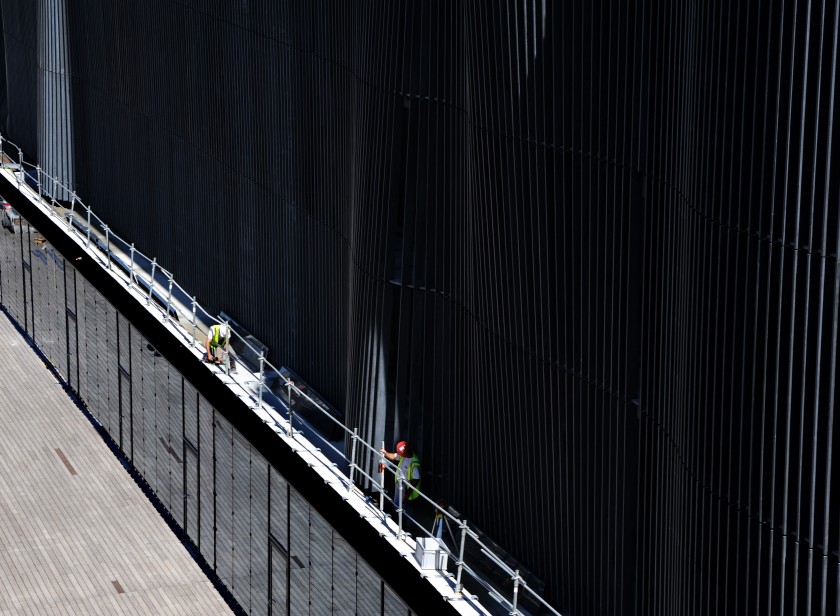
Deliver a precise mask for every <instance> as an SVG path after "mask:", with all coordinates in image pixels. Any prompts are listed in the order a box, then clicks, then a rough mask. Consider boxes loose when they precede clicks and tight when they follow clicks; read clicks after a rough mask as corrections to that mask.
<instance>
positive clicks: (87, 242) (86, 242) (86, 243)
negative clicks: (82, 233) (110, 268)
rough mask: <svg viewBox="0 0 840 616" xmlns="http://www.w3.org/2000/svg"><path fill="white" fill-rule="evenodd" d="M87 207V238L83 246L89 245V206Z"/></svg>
mask: <svg viewBox="0 0 840 616" xmlns="http://www.w3.org/2000/svg"><path fill="white" fill-rule="evenodd" d="M85 207H87V212H88V217H87V240H86V241H85V248H88V247H89V246H90V208H89V207H88V206H85Z"/></svg>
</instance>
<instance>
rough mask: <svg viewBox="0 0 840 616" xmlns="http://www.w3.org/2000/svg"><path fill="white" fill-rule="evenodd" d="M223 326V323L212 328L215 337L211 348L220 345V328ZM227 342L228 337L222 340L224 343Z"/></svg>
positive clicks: (211, 342)
mask: <svg viewBox="0 0 840 616" xmlns="http://www.w3.org/2000/svg"><path fill="white" fill-rule="evenodd" d="M221 328H222V326H221V325H213V326H212V327H211V328H210V329H212V330H213V339H212V340H211V341H210V348H212V349H215V348H216V347H217V346H219V330H220V329H221ZM226 343H227V338H225V339H224V340H222V344H226Z"/></svg>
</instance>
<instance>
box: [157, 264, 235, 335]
mask: <svg viewBox="0 0 840 616" xmlns="http://www.w3.org/2000/svg"><path fill="white" fill-rule="evenodd" d="M168 276H169V290H168V291H167V293H166V317H165V318H164V322H165V323H167V322H169V308H170V306H172V272H168ZM228 335H229V334H228Z"/></svg>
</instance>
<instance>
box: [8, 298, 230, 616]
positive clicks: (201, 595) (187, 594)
mask: <svg viewBox="0 0 840 616" xmlns="http://www.w3.org/2000/svg"><path fill="white" fill-rule="evenodd" d="M0 374H2V378H0V425H2V426H3V429H2V430H0V616H6V615H9V616H11V615H13V614H14V615H16V616H19V615H23V614H32V615H35V614H39V615H45V614H55V615H59V614H76V615H87V614H102V615H104V614H132V615H140V614H150V615H152V614H154V615H157V614H183V615H187V614H194V615H196V616H198V615H210V614H232V613H233V612H232V610H231V608H230V607H229V606H228V605H227V604H226V603H225V601H224V600H223V599H222V597H221V596H220V594H219V593H218V591H217V590H216V589H215V588H214V587H213V585H212V583H211V582H210V581H209V579H208V578H207V577H206V576H205V575H204V573H203V572H202V571H201V569H200V568H199V566H198V564H197V563H196V562H195V560H193V558H192V557H191V556H190V554H189V553H188V552H187V550H186V548H185V547H184V546H183V545H182V544H181V542H180V541H179V540H178V538H177V537H176V536H175V535H174V534H173V533H172V531H171V530H170V528H169V526H168V525H167V524H166V522H165V521H164V520H163V518H162V517H161V516H160V514H159V513H158V512H157V511H156V510H155V508H154V506H153V505H152V503H151V502H150V501H149V500H148V498H147V497H146V496H145V494H143V492H142V490H141V489H140V487H139V486H138V485H137V484H136V483H135V482H134V480H133V479H132V477H131V476H130V475H129V473H128V472H127V471H126V470H125V468H123V466H122V465H121V464H120V462H119V460H118V459H117V458H116V457H114V454H113V453H112V452H111V451H110V450H109V449H108V447H107V445H106V444H105V442H104V441H103V440H102V437H101V436H100V435H99V434H98V433H97V431H96V429H95V428H94V427H93V426H92V425H91V423H90V422H89V421H88V420H87V419H86V418H85V417H84V415H83V414H82V412H81V411H80V409H79V408H77V407H76V406H75V404H74V402H73V401H72V399H71V398H70V397H69V396H68V394H67V393H66V392H65V390H64V388H63V387H62V385H61V383H59V382H58V381H57V380H56V378H55V377H54V376H53V374H52V373H51V372H50V371H49V370H48V369H47V368H46V367H45V366H44V364H43V363H42V362H41V360H40V359H39V357H38V356H37V355H36V353H35V351H34V350H33V349H32V348H30V346H29V345H28V342H27V341H26V340H25V339H24V338H23V337H22V336H21V334H20V333H19V332H18V331H17V330H16V329H15V327H14V326H13V325H12V323H11V322H10V321H9V319H8V317H7V316H6V315H5V314H2V313H0Z"/></svg>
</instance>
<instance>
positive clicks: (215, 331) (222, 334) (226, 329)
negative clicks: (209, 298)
mask: <svg viewBox="0 0 840 616" xmlns="http://www.w3.org/2000/svg"><path fill="white" fill-rule="evenodd" d="M229 340H230V326H229V325H225V324H224V323H223V324H221V325H213V326H211V327H210V329H209V330H207V340H206V341H205V342H204V350H205V351H207V357H206V358H205V361H207V362H208V363H211V364H221V363H222V357H224V355H225V352H226V351H227V355H228V358H229V359H230V371H231V372H236V362H235V361H234V355H233V347H232V346H231V348H230V349H228V341H229ZM219 348H221V350H222V357H218V356H217V355H216V351H217V350H218V349H219Z"/></svg>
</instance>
